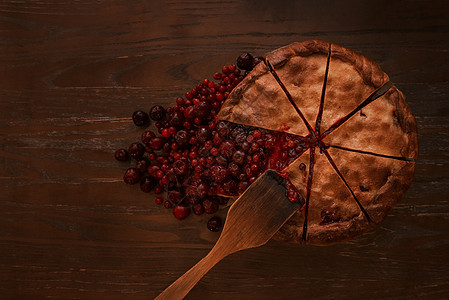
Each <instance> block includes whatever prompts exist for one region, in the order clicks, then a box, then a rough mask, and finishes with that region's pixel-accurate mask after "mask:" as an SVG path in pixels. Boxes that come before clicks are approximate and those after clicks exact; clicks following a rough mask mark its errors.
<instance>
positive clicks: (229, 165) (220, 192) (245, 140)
mask: <svg viewBox="0 0 449 300" xmlns="http://www.w3.org/2000/svg"><path fill="white" fill-rule="evenodd" d="M256 59H257V58H253V57H252V56H251V55H248V54H245V55H243V56H242V57H240V58H239V60H238V64H239V67H240V68H242V69H244V70H250V69H252V67H253V66H254V65H255V63H258V62H260V59H259V60H258V61H257V62H255V60H256ZM243 77H244V76H243V75H241V71H240V70H239V69H237V68H236V66H234V65H230V66H225V67H223V68H222V72H221V73H220V72H218V73H215V74H214V75H213V79H214V80H216V81H218V82H214V81H213V80H208V79H204V80H203V82H201V83H198V84H197V85H196V87H195V88H194V89H192V90H191V91H188V92H186V93H185V99H184V98H182V97H178V98H177V99H176V104H175V105H174V106H173V107H169V108H166V109H165V108H164V107H162V106H160V105H155V106H153V107H152V108H151V109H150V111H149V116H150V118H151V119H152V120H153V121H155V124H154V125H155V126H156V128H157V131H158V133H159V134H160V135H157V134H156V133H154V132H153V131H151V130H146V131H144V132H143V133H142V135H141V143H140V142H135V143H132V144H131V145H130V147H129V149H128V151H126V150H124V149H119V150H117V152H116V154H115V157H116V159H117V160H126V159H127V155H128V153H129V155H130V156H131V157H133V158H134V159H135V160H136V167H135V168H130V169H128V170H127V171H126V173H125V176H124V181H125V183H128V184H135V183H138V182H139V181H141V184H140V186H141V189H142V191H144V192H150V191H153V190H154V192H155V193H156V194H158V195H160V194H162V193H164V192H165V193H166V199H165V200H164V199H163V197H161V196H158V197H156V200H155V202H156V203H157V204H163V205H164V207H166V208H173V214H174V216H175V217H176V218H177V219H180V220H181V219H184V218H186V217H187V216H188V215H189V214H190V212H191V211H193V213H194V214H196V215H201V214H203V213H207V214H214V213H216V212H217V210H218V209H219V205H220V204H226V202H227V200H228V197H227V196H238V195H240V194H241V193H243V192H244V191H245V190H246V188H247V187H248V186H249V185H250V184H251V183H252V182H254V181H255V180H256V179H257V177H258V176H260V175H261V174H262V173H263V172H264V171H265V170H267V169H268V168H271V169H275V170H277V171H281V170H283V169H284V168H285V167H286V166H288V165H289V164H291V163H292V162H293V161H294V160H295V159H296V158H297V157H299V156H300V155H301V154H302V153H303V152H304V151H305V150H306V149H308V148H310V146H311V145H310V144H311V143H313V141H314V139H313V138H309V137H306V138H303V137H299V136H295V135H290V134H287V133H284V132H274V131H270V130H266V129H262V128H254V127H250V126H244V125H240V124H234V123H230V122H227V121H220V120H217V119H216V117H215V116H216V115H217V113H218V111H219V110H220V108H221V105H222V104H223V103H224V101H226V98H227V97H228V95H229V92H230V91H231V90H232V89H233V88H234V87H235V86H236V85H237V84H238V83H239V82H240V81H241V80H242V79H243ZM136 125H140V123H139V124H136ZM141 178H142V179H141ZM287 194H288V197H289V199H290V200H291V201H299V202H304V199H302V197H301V196H300V195H299V194H298V192H297V191H296V189H295V188H294V187H293V185H289V187H288V191H287ZM214 220H215V219H214ZM213 227H214V230H212V229H211V230H212V231H216V230H215V229H216V228H221V224H220V225H214V226H213Z"/></svg>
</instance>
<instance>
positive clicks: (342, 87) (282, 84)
mask: <svg viewBox="0 0 449 300" xmlns="http://www.w3.org/2000/svg"><path fill="white" fill-rule="evenodd" d="M218 118H219V119H221V120H225V121H230V122H233V123H238V124H242V125H246V126H253V127H260V128H265V129H268V130H271V131H279V132H287V133H290V134H293V135H296V136H297V137H298V138H300V139H301V140H302V141H305V142H304V143H305V145H306V149H305V150H304V152H302V154H301V155H300V156H299V157H297V158H296V160H294V161H293V162H292V163H291V164H290V165H288V166H287V167H286V168H285V169H284V170H283V172H284V173H285V174H286V177H287V178H288V179H289V180H290V182H291V183H292V184H293V185H294V186H295V188H296V189H297V191H298V192H299V194H300V195H301V196H302V198H303V199H304V205H303V207H302V208H301V209H300V210H299V211H298V212H297V213H296V214H295V215H294V216H293V217H292V218H291V219H290V220H289V221H287V223H286V224H285V225H284V227H283V228H281V230H280V231H279V232H278V234H277V235H275V237H274V238H275V239H278V240H283V241H290V242H298V243H308V244H316V245H325V244H329V243H336V242H341V241H345V240H348V239H350V238H353V237H355V236H356V235H358V234H361V233H363V232H365V231H367V230H368V229H370V228H371V227H372V226H373V225H375V224H378V223H380V222H381V221H382V220H383V219H384V218H385V217H386V215H387V213H388V211H389V210H390V209H391V208H392V207H394V205H395V204H396V203H397V202H398V201H399V200H400V199H401V198H402V197H403V195H404V193H405V192H406V190H407V189H408V187H409V186H410V184H411V181H412V178H413V174H414V169H415V162H414V160H415V159H416V157H417V153H418V152H417V150H418V142H417V134H416V122H415V119H414V117H413V116H412V114H411V112H410V110H409V108H408V106H407V104H406V102H405V100H404V97H403V95H402V93H401V92H399V91H398V90H397V88H396V87H394V85H393V84H392V83H391V82H390V81H389V78H388V76H387V75H386V74H385V73H384V72H382V70H381V69H380V68H379V66H378V65H377V64H376V63H374V62H372V61H370V60H368V59H367V58H365V57H363V56H361V55H359V54H357V53H355V52H353V51H351V50H349V49H345V48H343V47H341V46H338V45H335V44H329V43H326V42H323V41H307V42H302V43H294V44H291V45H289V46H286V47H283V48H280V49H277V50H275V51H273V52H271V53H269V54H268V55H267V56H266V59H265V62H264V63H260V64H259V65H257V66H256V67H255V68H254V69H253V71H251V72H250V73H249V74H248V75H247V76H246V78H245V79H244V80H243V81H242V82H241V83H240V84H239V85H238V86H237V87H236V88H235V89H234V90H233V91H232V92H231V94H230V95H229V97H228V100H227V101H226V102H225V103H224V104H223V106H222V108H221V110H220V112H219V114H218Z"/></svg>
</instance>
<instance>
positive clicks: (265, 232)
mask: <svg viewBox="0 0 449 300" xmlns="http://www.w3.org/2000/svg"><path fill="white" fill-rule="evenodd" d="M299 207H300V204H299V203H297V202H291V201H290V200H289V199H288V197H287V191H286V187H285V179H284V178H282V177H281V176H280V175H279V174H278V173H277V172H275V171H273V170H267V171H266V172H265V173H264V174H262V175H261V176H260V177H259V178H258V179H257V180H256V181H255V182H254V183H253V184H251V186H250V187H249V188H248V189H247V190H246V191H245V193H244V194H242V195H241V196H240V197H239V198H238V199H237V200H236V202H235V203H234V204H233V205H232V206H231V207H230V208H229V212H228V216H227V218H226V223H225V225H224V228H223V233H222V235H221V237H220V239H219V241H218V242H217V244H218V243H221V242H223V241H226V242H227V243H229V244H230V245H233V247H234V248H235V249H236V250H242V249H247V248H251V247H258V246H261V245H263V244H265V243H267V242H268V241H269V240H270V239H271V237H272V236H273V235H274V234H275V233H276V232H277V231H278V230H279V229H280V228H281V227H282V225H283V224H284V223H285V222H286V221H287V220H288V219H289V218H290V216H291V215H292V214H293V213H294V212H295V211H296V210H297V209H298V208H299Z"/></svg>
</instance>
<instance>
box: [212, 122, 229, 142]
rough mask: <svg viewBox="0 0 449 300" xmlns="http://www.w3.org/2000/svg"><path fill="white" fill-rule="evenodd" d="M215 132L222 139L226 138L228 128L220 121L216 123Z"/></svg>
mask: <svg viewBox="0 0 449 300" xmlns="http://www.w3.org/2000/svg"><path fill="white" fill-rule="evenodd" d="M215 130H217V132H218V134H219V135H221V136H222V137H225V138H226V137H228V135H229V133H230V128H229V124H228V122H225V121H220V122H218V123H217V126H216V127H215Z"/></svg>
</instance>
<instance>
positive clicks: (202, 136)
mask: <svg viewBox="0 0 449 300" xmlns="http://www.w3.org/2000/svg"><path fill="white" fill-rule="evenodd" d="M210 135H211V131H210V129H209V128H208V127H207V126H201V127H199V128H198V130H197V132H196V140H197V141H198V143H200V144H204V143H205V142H206V140H207V139H209V137H210Z"/></svg>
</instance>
